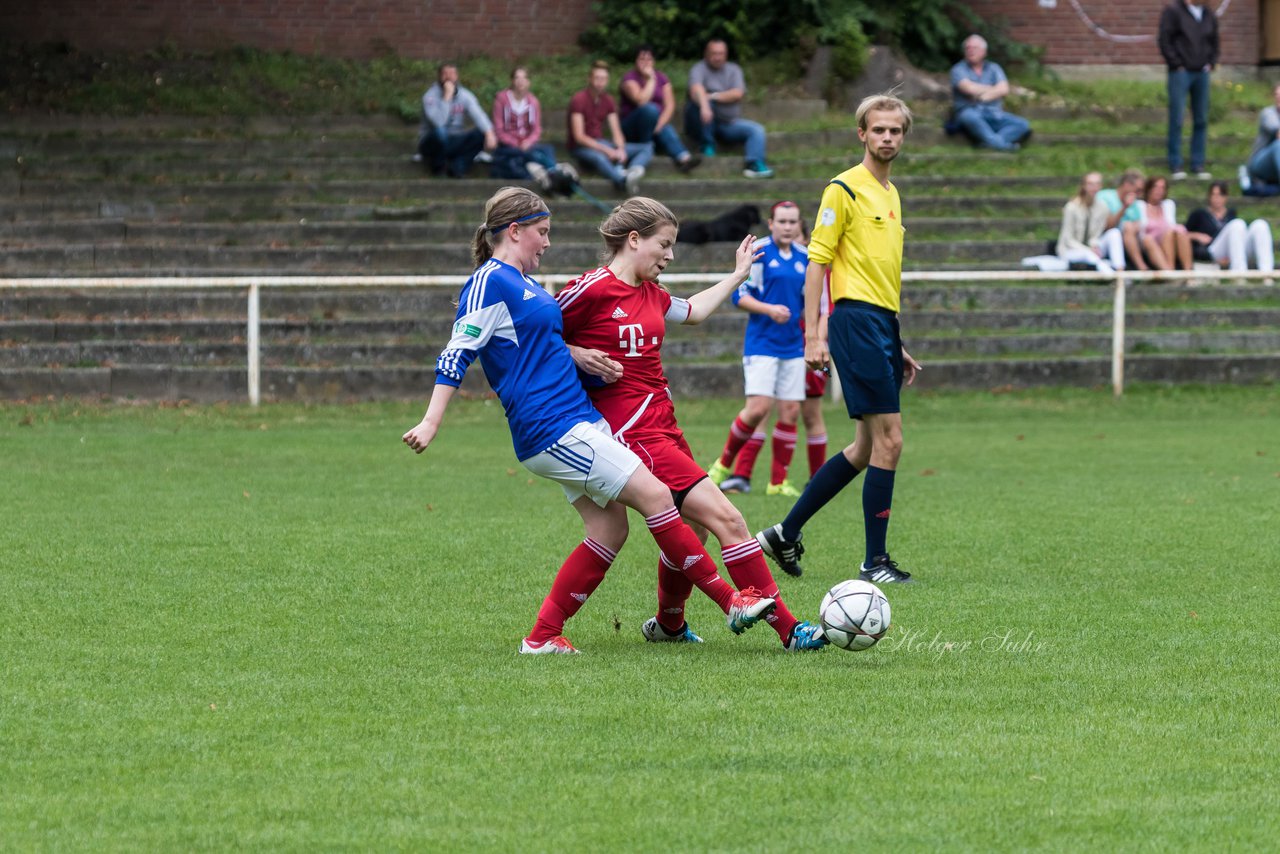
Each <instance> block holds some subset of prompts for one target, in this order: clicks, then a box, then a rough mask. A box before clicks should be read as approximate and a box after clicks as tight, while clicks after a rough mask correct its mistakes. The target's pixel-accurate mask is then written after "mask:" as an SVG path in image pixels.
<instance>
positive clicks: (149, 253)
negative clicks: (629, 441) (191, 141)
mask: <svg viewBox="0 0 1280 854" xmlns="http://www.w3.org/2000/svg"><path fill="white" fill-rule="evenodd" d="M600 248H601V247H600V244H599V243H598V242H595V241H591V242H559V243H556V244H555V245H554V248H553V254H552V255H549V256H548V257H547V259H546V260H545V261H544V263H543V267H542V271H543V272H544V273H567V274H574V273H578V272H582V271H584V270H589V269H591V268H593V267H595V266H596V265H597V264H598V263H599V257H600ZM1044 248H1045V247H1044V242H1043V241H1041V240H1037V239H1031V240H1027V239H1023V240H936V241H929V240H913V241H912V243H911V248H910V250H909V256H910V259H911V263H912V265H913V268H914V269H922V268H924V267H925V266H928V265H930V264H932V263H934V262H955V261H968V262H979V261H981V262H986V263H998V262H1003V263H1005V264H1014V263H1017V261H1018V259H1020V258H1022V257H1025V256H1028V255H1039V254H1041V253H1042V252H1043V251H1044ZM732 266H733V245H732V244H728V243H714V244H706V245H702V246H689V245H682V246H679V247H678V248H677V251H676V258H675V261H674V262H673V263H672V264H671V266H670V267H669V268H668V271H669V272H671V273H715V272H720V271H723V272H725V273H728V271H729V270H731V269H732ZM473 268H474V265H473V264H472V261H471V247H470V245H469V244H464V243H436V244H433V245H430V246H423V245H392V246H378V245H373V246H370V245H349V246H328V245H325V246H306V247H287V246H281V247H274V246H180V245H172V246H170V245H163V246H152V245H145V244H143V245H135V244H125V243H73V244H65V245H61V246H38V247H23V248H13V249H9V250H7V251H5V252H4V253H3V254H2V255H0V274H3V275H7V276H40V275H44V274H45V273H46V272H47V271H49V270H58V271H59V272H60V273H62V274H66V275H75V274H83V275H88V274H93V275H97V276H134V275H165V276H168V275H233V274H235V275H241V274H244V273H242V272H241V271H246V270H247V271H250V272H249V273H248V275H253V271H264V270H266V271H271V274H272V275H291V274H306V273H312V274H317V275H320V274H326V275H329V274H351V275H356V274H366V275H375V274H384V275H415V274H431V273H438V274H465V273H467V272H470V270H471V269H473Z"/></svg>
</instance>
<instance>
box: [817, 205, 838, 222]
mask: <svg viewBox="0 0 1280 854" xmlns="http://www.w3.org/2000/svg"><path fill="white" fill-rule="evenodd" d="M818 221H819V222H821V223H822V224H823V225H835V224H836V212H835V211H834V210H833V209H832V208H823V209H822V213H821V214H820V215H819V216H818Z"/></svg>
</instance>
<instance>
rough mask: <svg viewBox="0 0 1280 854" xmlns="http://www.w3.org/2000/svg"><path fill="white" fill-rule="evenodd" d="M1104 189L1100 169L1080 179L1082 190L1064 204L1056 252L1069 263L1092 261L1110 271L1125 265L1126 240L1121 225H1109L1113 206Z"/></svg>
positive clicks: (1106, 271)
mask: <svg viewBox="0 0 1280 854" xmlns="http://www.w3.org/2000/svg"><path fill="white" fill-rule="evenodd" d="M1101 190H1102V174H1101V173H1099V172H1090V173H1089V174H1088V175H1085V176H1084V178H1082V179H1081V180H1080V190H1079V191H1078V192H1077V193H1076V194H1075V196H1074V197H1072V199H1071V200H1070V201H1068V202H1067V203H1066V205H1064V206H1063V208H1062V228H1061V229H1060V230H1059V231H1058V245H1057V248H1056V254H1057V256H1058V257H1059V258H1061V259H1062V260H1064V261H1066V262H1067V263H1068V264H1073V263H1076V264H1080V263H1083V264H1088V265H1090V266H1092V267H1093V268H1094V269H1096V270H1099V271H1101V272H1103V273H1110V272H1112V271H1114V270H1117V269H1119V270H1123V269H1124V242H1123V241H1122V240H1121V239H1120V232H1119V230H1118V229H1115V228H1111V229H1108V228H1107V219H1108V217H1109V216H1110V210H1109V209H1108V208H1107V203H1106V202H1104V201H1103V200H1102V199H1100V198H1098V193H1099V192H1100V191H1101ZM1104 237H1106V240H1105V241H1104V239H1103V238H1104ZM1104 257H1105V259H1106V260H1104Z"/></svg>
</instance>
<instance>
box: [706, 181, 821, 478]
mask: <svg viewBox="0 0 1280 854" xmlns="http://www.w3.org/2000/svg"><path fill="white" fill-rule="evenodd" d="M769 235H770V236H769V237H765V238H763V239H761V240H759V241H757V242H756V245H755V249H756V251H757V252H759V253H760V258H759V259H758V260H757V261H756V262H755V264H753V265H752V267H751V277H750V278H749V279H748V280H747V281H745V282H743V283H742V285H741V286H740V287H739V288H738V290H737V291H736V292H734V294H733V302H734V304H735V305H737V306H738V308H741V309H743V310H745V311H748V312H750V313H751V316H750V317H749V318H748V319H747V329H746V334H745V337H744V339H743V344H742V373H743V377H744V384H745V388H746V396H747V401H746V405H745V406H744V407H743V408H742V411H740V412H739V413H738V415H737V417H736V418H734V420H733V424H732V425H730V427H729V436H728V438H727V439H726V440H725V445H724V450H723V451H721V453H720V458H719V459H717V460H716V461H715V462H714V463H712V464H711V468H709V469H708V470H707V476H708V477H710V478H711V480H712V481H713V482H714V483H716V484H718V485H719V486H720V488H721V489H722V490H723V491H724V492H749V491H750V490H751V483H750V479H751V465H752V464H753V463H754V462H755V458H754V456H750V458H746V457H745V456H744V458H741V459H739V458H738V455H739V452H740V451H741V450H742V449H743V447H744V446H746V445H747V444H749V443H750V441H751V438H752V436H753V435H754V434H755V432H756V428H757V427H759V426H760V424H762V423H763V422H764V420H765V419H766V418H768V417H769V412H770V411H771V410H772V409H773V407H774V404H775V401H776V403H777V409H778V419H777V422H776V423H775V424H774V428H773V466H772V469H771V471H770V476H769V487H768V490H767V493H768V494H769V495H786V496H789V497H791V498H795V497H797V496H798V495H799V494H800V492H799V491H798V490H797V489H796V488H795V487H794V486H792V485H791V484H790V483H789V482H788V481H787V479H786V478H787V469H788V467H789V466H790V465H791V458H792V455H793V454H794V453H795V448H796V421H797V420H798V419H799V416H800V402H801V401H803V400H804V399H805V365H804V333H803V332H802V331H801V329H800V319H801V317H802V315H803V314H804V278H805V270H806V268H807V267H808V265H809V252H808V250H807V249H806V248H805V247H804V246H802V245H801V244H800V243H798V242H796V241H797V239H798V238H799V237H800V208H799V207H797V206H796V203H795V202H778V203H777V204H775V205H774V206H773V208H772V209H771V210H770V212H769ZM735 460H736V461H737V462H738V463H739V465H738V467H737V468H731V466H733V465H734V462H735Z"/></svg>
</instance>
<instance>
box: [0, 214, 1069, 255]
mask: <svg viewBox="0 0 1280 854" xmlns="http://www.w3.org/2000/svg"><path fill="white" fill-rule="evenodd" d="M766 216H767V213H766ZM597 228H598V224H597V222H596V221H595V220H588V221H573V220H569V221H566V222H560V221H557V222H556V223H555V227H554V229H553V231H552V239H553V241H554V242H555V243H556V244H559V243H560V242H562V241H567V242H572V243H582V242H589V241H592V240H596V239H598V236H599V235H598V232H597ZM1057 229H1058V221H1057V220H1054V219H1048V218H1038V219H1030V218H1019V219H1012V218H1010V219H997V218H992V219H983V220H975V219H956V218H943V217H916V218H913V219H912V222H911V234H912V237H913V239H930V238H932V239H937V238H939V237H942V236H947V237H950V238H952V239H955V238H967V239H983V238H985V237H986V236H988V235H990V234H992V233H1000V234H1004V235H1011V234H1016V235H1017V236H1019V237H1022V238H1026V237H1029V236H1043V237H1045V238H1048V237H1050V236H1055V235H1056V234H1057ZM474 231H475V228H474V226H473V225H472V224H471V223H470V222H456V221H441V222H436V221H400V222H396V221H377V222H307V223H298V222H266V223H263V222H254V223H209V222H197V221H192V222H181V223H170V222H160V223H157V222H150V221H142V222H130V221H128V220H125V219H115V218H112V219H80V220H70V221H54V222H40V221H36V222H30V221H28V222H15V223H4V222H0V248H4V247H9V248H33V247H41V246H61V245H66V244H81V243H93V244H95V245H109V244H129V245H148V246H153V247H160V246H174V245H182V246H250V245H252V246H273V247H284V246H290V247H298V246H330V247H333V246H351V245H357V246H389V245H395V244H403V243H414V244H434V243H449V242H460V241H468V240H470V239H471V236H472V234H473V233H474ZM756 232H757V233H758V234H760V235H763V234H765V233H766V229H764V228H757V229H756ZM686 245H688V244H686Z"/></svg>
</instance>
